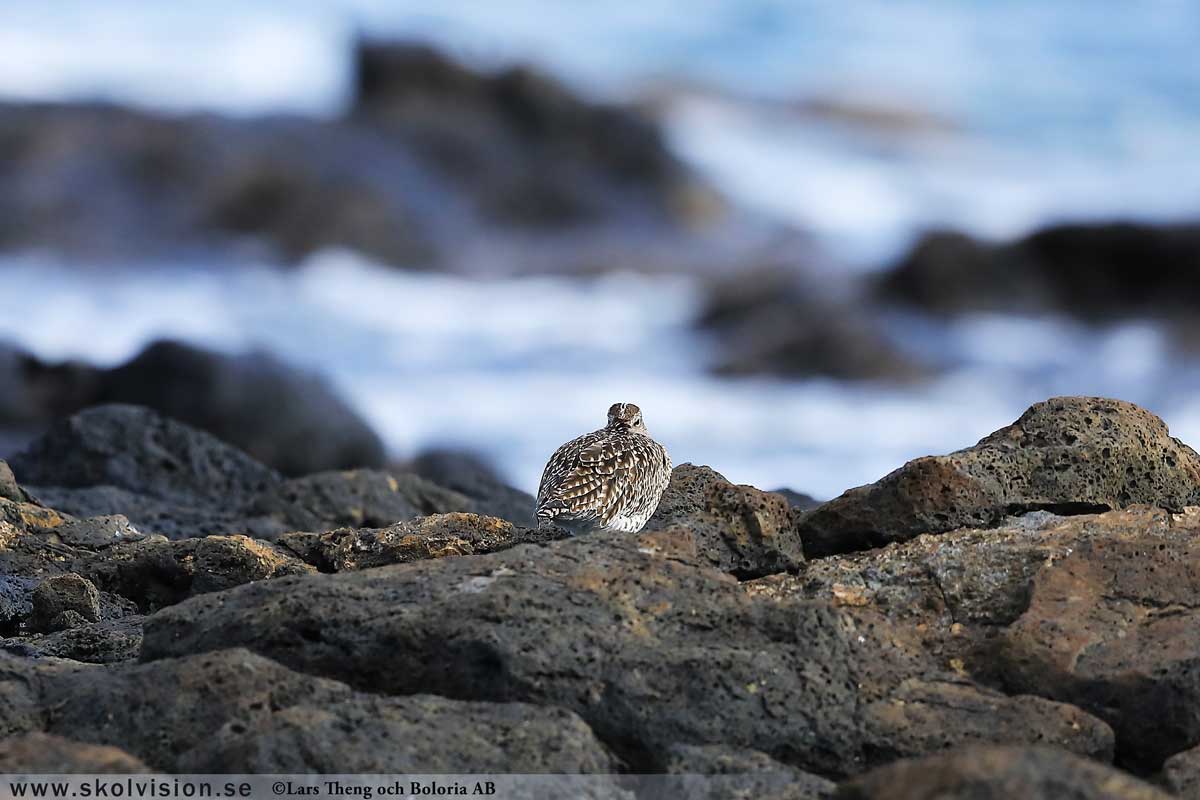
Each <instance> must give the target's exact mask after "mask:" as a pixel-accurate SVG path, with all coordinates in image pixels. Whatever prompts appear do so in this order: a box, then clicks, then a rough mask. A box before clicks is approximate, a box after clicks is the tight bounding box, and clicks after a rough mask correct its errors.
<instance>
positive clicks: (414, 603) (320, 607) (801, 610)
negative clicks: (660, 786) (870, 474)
mask: <svg viewBox="0 0 1200 800" xmlns="http://www.w3.org/2000/svg"><path fill="white" fill-rule="evenodd" d="M701 563H703V559H702V558H701V557H699V556H698V555H697V552H696V545H695V542H694V541H693V540H692V539H691V537H690V536H688V535H687V534H686V533H684V532H682V531H680V530H679V529H670V530H667V531H661V532H651V533H643V534H640V535H626V536H608V537H595V536H590V537H578V538H576V539H571V540H568V541H562V542H553V543H550V544H547V545H543V546H531V545H524V546H520V547H517V548H513V549H511V550H507V551H504V552H501V553H496V554H491V555H483V556H475V557H473V558H469V559H468V558H462V559H440V560H434V561H424V562H418V563H413V564H406V565H400V566H394V567H383V568H380V569H376V570H367V571H365V572H355V573H344V574H340V575H321V576H312V577H309V578H299V579H295V578H291V579H282V580H275V581H268V582H265V583H260V584H252V585H248V586H244V587H241V588H239V589H236V590H233V591H231V592H225V593H222V594H221V595H208V596H202V597H198V598H194V599H193V600H190V601H187V602H185V603H182V604H180V605H177V606H173V607H171V608H168V609H164V610H163V611H161V612H159V613H158V614H156V615H155V616H153V617H151V618H150V619H149V620H147V625H146V638H145V642H144V646H143V658H144V659H151V660H152V659H157V658H163V657H167V656H175V655H182V654H186V653H195V652H203V651H207V650H212V649H216V648H222V647H227V646H229V645H231V644H236V645H244V646H247V647H250V648H252V649H254V650H255V651H256V652H259V653H262V654H264V655H269V656H271V657H274V658H278V659H280V660H281V661H283V662H284V663H287V664H289V665H290V666H292V667H293V668H295V669H299V670H302V671H305V672H310V673H313V674H322V675H327V676H330V677H335V678H338V679H342V680H345V681H347V682H349V683H351V684H353V685H354V686H356V687H357V688H359V689H362V690H367V691H375V692H385V693H389V694H412V693H420V692H430V693H435V694H441V695H445V696H449V697H457V698H461V699H474V700H522V701H527V702H534V703H538V704H550V705H561V706H564V707H567V708H571V709H572V710H574V711H576V712H577V713H579V714H580V716H582V717H583V718H584V720H586V721H587V722H588V724H589V725H591V727H592V728H593V730H595V731H596V733H597V734H598V735H599V736H600V737H601V738H602V739H603V740H604V741H606V742H607V743H609V744H610V745H611V746H613V747H615V748H617V749H618V751H619V753H620V755H622V756H623V757H624V758H626V759H627V761H628V762H629V763H630V764H631V765H632V766H634V767H645V766H649V765H650V764H652V763H653V754H654V753H656V752H660V751H661V750H662V749H663V748H664V747H666V746H669V745H670V744H674V743H691V744H718V743H719V744H726V745H729V746H733V747H759V748H762V747H768V748H769V750H768V751H767V752H768V754H769V755H772V756H773V757H776V758H779V759H780V760H783V761H786V762H788V763H790V764H793V765H794V766H798V767H801V768H805V769H808V770H812V771H818V772H822V773H827V774H850V773H854V772H856V771H858V769H859V768H860V767H861V766H862V765H863V764H864V763H869V762H870V760H871V759H872V758H873V757H874V755H875V753H874V750H873V749H872V748H873V743H874V741H875V740H876V739H877V738H878V737H885V736H892V735H893V734H894V735H895V736H896V737H898V738H900V739H902V740H903V742H904V744H903V745H900V746H901V747H903V748H904V750H905V752H907V751H909V749H911V750H918V751H919V750H920V748H921V747H922V742H923V741H924V740H925V739H927V738H932V733H931V731H930V730H926V729H924V728H923V727H922V726H924V725H929V726H931V727H933V728H936V729H937V731H938V733H939V735H938V737H937V746H938V747H939V748H941V747H944V746H946V745H947V744H954V743H958V742H962V741H973V740H975V739H976V738H977V737H980V736H982V737H983V738H985V739H986V740H989V741H1006V742H1013V741H1015V742H1027V741H1030V736H1031V732H1034V733H1033V735H1034V736H1035V737H1036V738H1035V740H1036V741H1043V740H1047V739H1049V740H1053V741H1055V742H1057V743H1059V744H1062V745H1063V746H1067V747H1072V748H1074V749H1077V750H1079V751H1080V752H1085V753H1089V754H1094V755H1097V756H1100V757H1103V756H1104V755H1105V753H1106V752H1107V751H1108V750H1109V749H1110V748H1111V733H1109V732H1108V730H1107V727H1106V726H1104V725H1103V724H1102V723H1100V722H1098V721H1096V720H1094V719H1091V718H1089V717H1087V716H1086V715H1084V714H1082V713H1081V712H1079V711H1078V710H1077V709H1072V708H1069V707H1067V706H1062V705H1059V704H1054V703H1047V702H1045V701H1042V703H1041V705H1040V706H1038V707H1037V708H1036V709H1033V710H1032V711H1027V710H1021V709H1020V708H1019V707H1020V706H1022V704H1025V703H1024V701H1021V700H1012V699H1009V698H1005V697H1003V696H1001V695H998V694H994V693H989V692H986V691H985V690H979V689H975V688H973V687H956V691H958V692H959V693H960V695H962V696H960V697H958V698H956V700H955V702H962V701H963V700H964V698H965V697H966V696H967V695H969V696H970V697H972V698H974V697H976V696H979V697H984V698H985V701H984V702H981V703H980V704H979V705H978V707H977V708H967V709H966V710H965V711H964V710H960V709H959V708H957V707H955V705H954V703H951V702H948V701H947V702H941V701H934V702H930V703H929V706H930V711H929V715H928V717H926V718H925V719H922V720H919V721H918V722H917V723H916V724H910V725H909V726H908V727H907V728H904V729H901V728H900V727H899V726H897V725H895V724H894V723H893V720H891V719H890V718H888V716H887V714H885V713H883V711H882V707H880V709H881V710H879V712H878V713H876V711H874V710H872V709H873V706H872V703H874V702H876V701H878V702H887V701H888V700H889V698H891V697H892V695H893V693H894V692H897V691H902V692H903V693H904V694H902V695H900V697H901V698H903V697H907V696H908V693H909V691H910V690H909V689H907V688H905V687H903V686H902V685H901V684H902V683H903V680H904V678H905V677H907V676H908V675H911V674H916V673H922V674H925V673H929V674H931V676H932V675H935V674H936V671H935V670H932V669H931V668H930V665H929V664H928V662H926V661H923V660H922V658H921V656H920V654H919V652H916V650H915V649H914V648H912V647H911V646H910V645H909V643H908V642H907V641H906V640H905V637H904V635H903V634H902V633H901V632H898V631H894V630H890V629H887V628H886V627H885V626H875V628H873V629H866V628H861V629H860V628H858V627H856V625H855V624H854V622H853V620H851V619H849V618H848V617H847V616H845V615H843V614H840V613H838V612H837V611H836V610H834V609H833V608H831V607H830V606H828V605H826V604H821V603H794V604H782V605H781V604H774V603H768V602H759V601H755V600H753V599H752V598H750V597H749V596H748V595H747V594H746V593H745V592H744V591H743V590H742V589H741V588H740V586H739V585H738V584H737V582H736V581H735V580H733V579H732V578H731V577H729V576H727V575H725V574H724V573H721V572H717V571H714V570H711V569H707V568H704V567H702V566H699V564H701ZM383 665H386V667H384V666H383ZM938 691H941V690H939V689H936V687H935V689H934V690H932V692H931V695H930V696H933V695H934V694H936V693H937V692H938ZM1025 705H1028V704H1025ZM800 708H802V709H805V712H804V714H802V715H798V714H796V713H794V711H795V709H800ZM998 709H1000V710H1001V713H999V715H997V714H996V712H997V710H998ZM1010 709H1011V712H1012V713H1011V714H1008V715H1007V716H1006V713H1007V710H1010ZM989 718H994V720H993V722H992V724H990V725H988V724H985V723H986V722H987V720H988V719H989Z"/></svg>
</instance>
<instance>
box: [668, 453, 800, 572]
mask: <svg viewBox="0 0 1200 800" xmlns="http://www.w3.org/2000/svg"><path fill="white" fill-rule="evenodd" d="M672 526H678V527H680V528H684V529H686V530H687V531H688V532H689V533H690V534H691V536H693V537H694V538H695V540H696V545H697V547H698V548H699V551H700V554H701V555H702V556H703V558H704V559H705V560H706V561H707V562H708V563H709V564H711V565H712V566H714V567H716V568H717V569H720V570H722V571H725V572H729V573H732V574H733V575H736V576H738V577H741V578H750V577H755V576H759V575H766V574H770V573H773V572H782V571H784V570H794V569H798V568H799V567H800V566H801V565H803V564H804V550H803V547H802V545H801V542H800V535H799V532H798V531H797V530H796V526H795V521H794V519H793V515H792V512H791V506H790V505H789V504H788V502H787V499H786V498H784V497H782V496H781V495H777V494H771V493H769V492H764V491H761V490H759V489H755V488H754V487H753V486H738V485H735V484H732V483H730V482H729V481H727V480H725V478H724V477H723V476H722V475H721V474H719V473H718V472H716V471H715V470H713V469H712V468H711V467H703V466H696V465H694V464H680V465H679V466H677V467H675V469H674V470H672V472H671V483H670V484H668V486H667V489H666V491H665V492H663V496H662V499H661V500H659V503H658V509H657V510H656V511H655V512H654V516H653V517H651V518H650V519H649V520H648V521H647V522H646V527H645V530H664V529H667V528H670V527H672Z"/></svg>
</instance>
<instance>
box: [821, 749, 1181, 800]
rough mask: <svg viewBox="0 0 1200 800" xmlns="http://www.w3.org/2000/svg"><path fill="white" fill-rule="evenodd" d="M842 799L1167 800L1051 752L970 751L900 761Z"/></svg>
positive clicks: (841, 791) (843, 790)
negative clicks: (1013, 799) (1019, 799)
mask: <svg viewBox="0 0 1200 800" xmlns="http://www.w3.org/2000/svg"><path fill="white" fill-rule="evenodd" d="M835 797H837V798H838V800H885V798H886V800H931V799H932V798H943V797H945V798H950V797H962V798H968V797H969V798H972V799H973V800H975V799H977V800H992V799H993V798H994V799H995V800H1009V798H1013V797H1020V798H1024V800H1068V799H1070V800H1074V799H1075V798H1078V800H1167V797H1168V796H1167V795H1166V794H1165V793H1163V792H1161V791H1160V790H1158V789H1156V788H1154V787H1153V786H1151V785H1149V784H1147V783H1143V782H1142V781H1140V780H1138V779H1136V778H1134V777H1132V776H1130V775H1126V774H1124V773H1121V772H1118V771H1117V770H1115V769H1112V768H1111V767H1107V766H1105V765H1103V764H1097V763H1096V762H1094V761H1089V760H1087V759H1084V758H1079V757H1078V756H1075V755H1071V754H1070V753H1066V752H1063V751H1061V750H1055V749H1053V748H1048V747H994V746H993V747H970V748H963V749H961V750H955V751H952V752H949V753H941V754H937V755H931V756H926V757H924V758H920V759H911V760H905V761H897V762H895V763H893V764H889V765H888V766H885V767H880V768H879V769H876V770H874V771H872V772H870V773H868V774H866V775H864V776H862V777H860V778H856V779H854V780H851V781H849V782H847V783H845V784H842V785H841V786H839V787H838V791H837V794H836V795H835Z"/></svg>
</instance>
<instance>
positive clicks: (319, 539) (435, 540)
mask: <svg viewBox="0 0 1200 800" xmlns="http://www.w3.org/2000/svg"><path fill="white" fill-rule="evenodd" d="M563 535H565V532H563V531H561V530H560V529H558V528H520V527H517V526H515V525H513V524H512V523H511V522H508V521H506V520H502V519H497V518H496V517H484V516H480V515H478V514H435V515H433V516H428V517H421V518H420V519H416V520H413V521H411V522H400V523H397V524H395V525H392V526H390V527H387V528H382V529H376V530H371V529H359V530H356V529H353V528H340V529H338V530H333V531H329V532H327V533H287V534H284V535H283V536H281V537H280V538H279V542H278V544H279V546H280V547H283V548H286V549H288V550H290V551H291V552H294V553H296V554H297V555H298V556H299V557H300V558H302V559H303V560H305V561H307V562H308V563H309V564H312V565H314V566H316V567H317V568H318V569H319V570H321V571H322V572H346V571H348V570H356V569H368V568H370V567H381V566H385V565H387V564H403V563H407V562H409V561H419V560H422V559H426V558H442V557H445V556H465V555H474V554H477V553H492V552H495V551H497V550H505V549H507V548H509V547H514V546H516V545H518V544H525V543H528V542H543V541H550V540H552V539H558V538H562V536H563Z"/></svg>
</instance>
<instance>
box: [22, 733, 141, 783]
mask: <svg viewBox="0 0 1200 800" xmlns="http://www.w3.org/2000/svg"><path fill="white" fill-rule="evenodd" d="M150 771H151V770H150V768H149V767H147V766H146V765H145V764H143V763H142V762H141V761H140V760H138V759H136V758H134V757H133V756H131V755H129V754H128V753H126V752H125V751H124V750H120V749H118V748H116V747H109V746H107V745H96V744H82V743H80V742H73V741H71V740H70V739H64V738H63V737H61V736H50V735H48V734H45V733H26V734H22V735H20V736H13V737H10V738H8V739H4V740H0V773H3V774H6V775H13V774H27V775H72V774H82V775H97V774H109V773H113V774H129V773H145V772H150Z"/></svg>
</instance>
